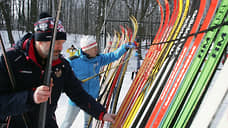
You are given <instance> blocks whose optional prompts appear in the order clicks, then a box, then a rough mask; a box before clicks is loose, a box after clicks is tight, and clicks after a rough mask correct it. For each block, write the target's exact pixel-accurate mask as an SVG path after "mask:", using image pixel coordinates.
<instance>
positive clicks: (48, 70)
mask: <svg viewBox="0 0 228 128" xmlns="http://www.w3.org/2000/svg"><path fill="white" fill-rule="evenodd" d="M61 3H62V0H59V5H58V10H57V15H56V18H55V24H54V30H53V37H52V41H51V44H50V48H49V53H48V58H47V64H46V68H45V74H44V81H43V84H44V85H46V86H49V85H50V79H51V67H52V57H53V51H54V46H55V39H56V33H57V26H58V22H59V16H60V10H61ZM46 112H47V102H44V103H41V105H40V112H39V120H38V128H45V121H46Z"/></svg>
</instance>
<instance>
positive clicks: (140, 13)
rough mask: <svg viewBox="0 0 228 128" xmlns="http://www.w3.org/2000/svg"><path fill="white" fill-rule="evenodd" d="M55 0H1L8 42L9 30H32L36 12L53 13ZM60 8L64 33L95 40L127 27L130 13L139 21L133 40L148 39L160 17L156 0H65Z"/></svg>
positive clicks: (150, 38) (150, 37) (152, 35)
mask: <svg viewBox="0 0 228 128" xmlns="http://www.w3.org/2000/svg"><path fill="white" fill-rule="evenodd" d="M57 3H58V1H57V0H1V2H0V8H1V10H0V11H1V15H0V25H1V29H4V30H7V32H8V36H9V40H10V42H14V41H15V40H14V39H13V36H12V30H20V31H26V32H33V24H34V22H35V21H36V20H37V19H38V17H39V14H40V12H48V13H50V14H52V16H55V15H56V11H57ZM170 4H172V2H170ZM61 9H62V10H61V15H60V19H61V20H62V21H63V24H64V27H65V29H66V31H67V33H72V34H85V35H87V34H89V35H96V37H97V41H98V42H102V40H104V35H105V34H107V33H110V34H111V35H112V34H113V33H114V30H117V31H119V30H120V28H119V25H123V26H124V25H127V26H128V27H131V23H130V20H129V16H132V15H133V16H135V17H136V19H137V20H138V23H139V31H138V34H137V37H138V38H137V40H147V41H148V42H152V40H153V37H154V36H155V32H156V31H157V29H158V26H159V19H160V14H159V7H158V4H157V2H156V0H65V1H62V8H61ZM101 45H105V44H101Z"/></svg>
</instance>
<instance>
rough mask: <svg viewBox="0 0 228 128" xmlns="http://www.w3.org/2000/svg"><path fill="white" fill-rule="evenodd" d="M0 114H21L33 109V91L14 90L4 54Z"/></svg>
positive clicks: (0, 67)
mask: <svg viewBox="0 0 228 128" xmlns="http://www.w3.org/2000/svg"><path fill="white" fill-rule="evenodd" d="M0 81H1V84H0V115H1V116H9V115H19V114H22V113H23V112H26V111H28V110H30V109H32V105H34V102H33V92H32V90H31V91H28V90H25V91H18V92H16V91H13V89H12V87H11V84H10V81H9V77H8V73H7V70H6V66H5V63H4V61H3V56H1V58H0Z"/></svg>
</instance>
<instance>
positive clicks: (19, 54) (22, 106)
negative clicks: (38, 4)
mask: <svg viewBox="0 0 228 128" xmlns="http://www.w3.org/2000/svg"><path fill="white" fill-rule="evenodd" d="M7 56H8V58H9V62H10V65H11V67H12V70H13V75H14V76H15V78H16V87H15V89H14V90H13V89H12V88H11V84H10V81H9V77H8V73H7V70H6V65H5V61H4V59H3V56H1V58H0V82H1V86H0V118H1V119H3V118H4V116H8V115H11V116H12V119H11V122H10V124H11V125H10V127H11V128H22V127H24V126H22V125H20V124H23V123H22V120H21V119H19V117H21V116H17V115H18V114H21V113H23V112H25V111H26V112H27V113H26V115H27V117H28V118H27V119H28V120H29V122H30V126H29V128H36V127H37V123H38V115H39V106H40V105H37V104H35V103H34V101H33V91H34V90H35V89H36V87H38V86H40V85H42V83H43V72H44V66H42V65H40V63H39V57H38V56H37V52H36V50H35V47H34V37H33V35H31V34H27V35H26V36H25V37H24V38H23V39H22V40H20V41H19V42H18V43H17V44H16V46H15V48H13V49H11V50H9V51H8V52H7ZM51 77H52V78H53V83H54V86H53V88H52V94H51V104H48V105H47V114H46V125H45V127H46V128H57V127H58V126H57V123H56V119H55V110H56V108H57V101H58V99H59V97H60V95H61V93H62V92H65V93H66V94H67V96H68V97H70V98H71V99H72V100H73V101H74V102H76V103H77V104H78V105H79V106H80V107H81V108H82V109H84V110H85V111H86V112H87V113H89V114H91V115H92V116H94V117H95V118H96V119H102V118H103V115H104V114H105V112H106V111H105V108H104V107H103V106H102V105H100V104H99V103H97V102H96V101H95V100H94V98H93V97H91V96H90V95H88V94H87V93H86V92H85V91H84V89H83V88H82V87H81V85H80V81H79V80H78V79H77V78H76V77H75V75H74V73H73V71H72V68H71V67H70V65H69V63H68V61H67V60H66V59H64V58H63V57H62V56H60V58H59V59H58V60H55V61H53V62H52V74H51Z"/></svg>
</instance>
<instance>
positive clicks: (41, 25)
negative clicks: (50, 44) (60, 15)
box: [34, 14, 66, 41]
mask: <svg viewBox="0 0 228 128" xmlns="http://www.w3.org/2000/svg"><path fill="white" fill-rule="evenodd" d="M47 16H49V15H47ZM54 23H55V19H54V18H52V17H50V16H49V17H45V16H43V14H41V16H40V20H38V21H37V22H36V23H35V24H34V31H35V40H36V41H51V40H52V36H53V30H54ZM56 40H66V32H65V30H64V27H63V25H62V22H61V21H60V20H59V22H58V26H57V33H56Z"/></svg>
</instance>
